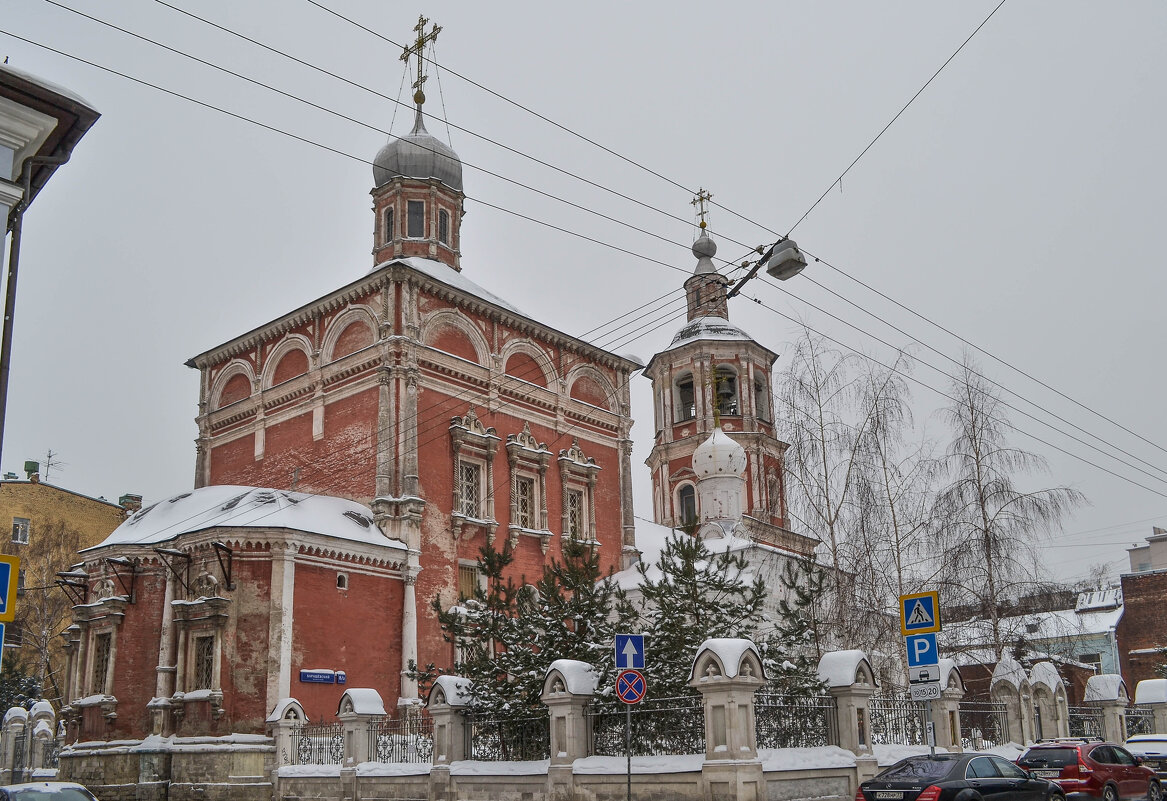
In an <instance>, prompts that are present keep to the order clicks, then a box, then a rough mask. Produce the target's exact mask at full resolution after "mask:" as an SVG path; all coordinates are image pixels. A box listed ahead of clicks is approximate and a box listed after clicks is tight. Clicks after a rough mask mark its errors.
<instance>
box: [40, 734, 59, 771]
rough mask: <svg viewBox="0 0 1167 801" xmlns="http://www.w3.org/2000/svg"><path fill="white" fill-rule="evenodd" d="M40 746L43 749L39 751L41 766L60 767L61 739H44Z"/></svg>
mask: <svg viewBox="0 0 1167 801" xmlns="http://www.w3.org/2000/svg"><path fill="white" fill-rule="evenodd" d="M41 747H42V748H43V749H44V750H43V751H41V767H44V768H50V769H51V768H59V767H61V741H60V740H46V741H45V742H44V743H42V744H41Z"/></svg>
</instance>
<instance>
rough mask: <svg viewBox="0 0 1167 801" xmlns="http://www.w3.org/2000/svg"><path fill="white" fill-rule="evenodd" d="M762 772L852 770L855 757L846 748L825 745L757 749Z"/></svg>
mask: <svg viewBox="0 0 1167 801" xmlns="http://www.w3.org/2000/svg"><path fill="white" fill-rule="evenodd" d="M758 758H759V759H760V760H762V770H821V769H823V768H853V767H855V755H854V754H853V753H851V752H850V751H848V750H847V749H846V748H839V747H838V746H837V745H827V746H822V747H820V748H759V749H758Z"/></svg>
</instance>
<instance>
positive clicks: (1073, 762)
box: [1017, 740, 1163, 801]
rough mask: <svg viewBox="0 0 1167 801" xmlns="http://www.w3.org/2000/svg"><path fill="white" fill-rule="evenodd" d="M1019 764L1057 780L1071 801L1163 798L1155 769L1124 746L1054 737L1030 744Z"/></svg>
mask: <svg viewBox="0 0 1167 801" xmlns="http://www.w3.org/2000/svg"><path fill="white" fill-rule="evenodd" d="M1017 764H1018V765H1020V766H1021V767H1023V768H1025V769H1026V770H1027V771H1029V772H1030V773H1031V774H1033V775H1034V776H1037V777H1038V778H1041V779H1049V780H1050V781H1052V782H1057V783H1058V784H1059V785H1060V786H1061V788H1062V790H1064V791H1065V793H1066V798H1067V799H1069V801H1089V800H1091V799H1101V801H1127V800H1128V799H1129V800H1130V801H1133V800H1134V799H1146V801H1162V799H1163V791H1162V789H1161V788H1160V786H1159V777H1158V776H1157V775H1156V773H1155V771H1153V770H1151V769H1150V768H1148V767H1144V766H1143V765H1140V764H1139V761H1138V760H1137V759H1135V758H1134V757H1133V756H1131V754H1130V752H1129V751H1127V750H1126V749H1125V748H1123V747H1122V746H1121V745H1116V744H1115V743H1104V742H1102V741H1100V740H1092V741H1087V740H1053V741H1051V742H1045V743H1038V744H1037V745H1034V746H1031V747H1030V748H1029V750H1028V751H1026V752H1025V753H1024V754H1022V755H1021V757H1020V759H1018V760H1017Z"/></svg>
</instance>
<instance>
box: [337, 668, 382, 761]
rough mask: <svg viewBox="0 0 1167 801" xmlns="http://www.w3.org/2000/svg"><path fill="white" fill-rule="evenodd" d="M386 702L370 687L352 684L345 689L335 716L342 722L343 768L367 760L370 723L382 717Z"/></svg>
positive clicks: (370, 754)
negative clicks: (353, 685)
mask: <svg viewBox="0 0 1167 801" xmlns="http://www.w3.org/2000/svg"><path fill="white" fill-rule="evenodd" d="M386 714H387V713H386V712H385V702H384V700H382V698H381V694H380V693H379V692H377V691H376V690H374V689H372V688H371V687H352V688H350V689H348V690H345V692H344V695H342V696H341V697H340V703H339V704H338V705H337V708H336V719H337V720H339V721H340V723H341V725H342V726H344V756H343V757H341V762H340V766H341V767H342V768H354V767H356V766H357V765H358V764H360V763H361V762H369V761H370V760H371V759H372V752H371V750H370V749H369V724H370V723H373V722H374V721H379V720H384V718H385V716H386Z"/></svg>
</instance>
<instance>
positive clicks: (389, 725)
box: [369, 714, 434, 762]
mask: <svg viewBox="0 0 1167 801" xmlns="http://www.w3.org/2000/svg"><path fill="white" fill-rule="evenodd" d="M433 759H434V721H433V718H431V717H430V716H429V715H425V714H422V715H410V716H408V717H405V718H401V719H398V720H393V719H390V720H379V721H374V722H373V723H370V724H369V761H370V762H433Z"/></svg>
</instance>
